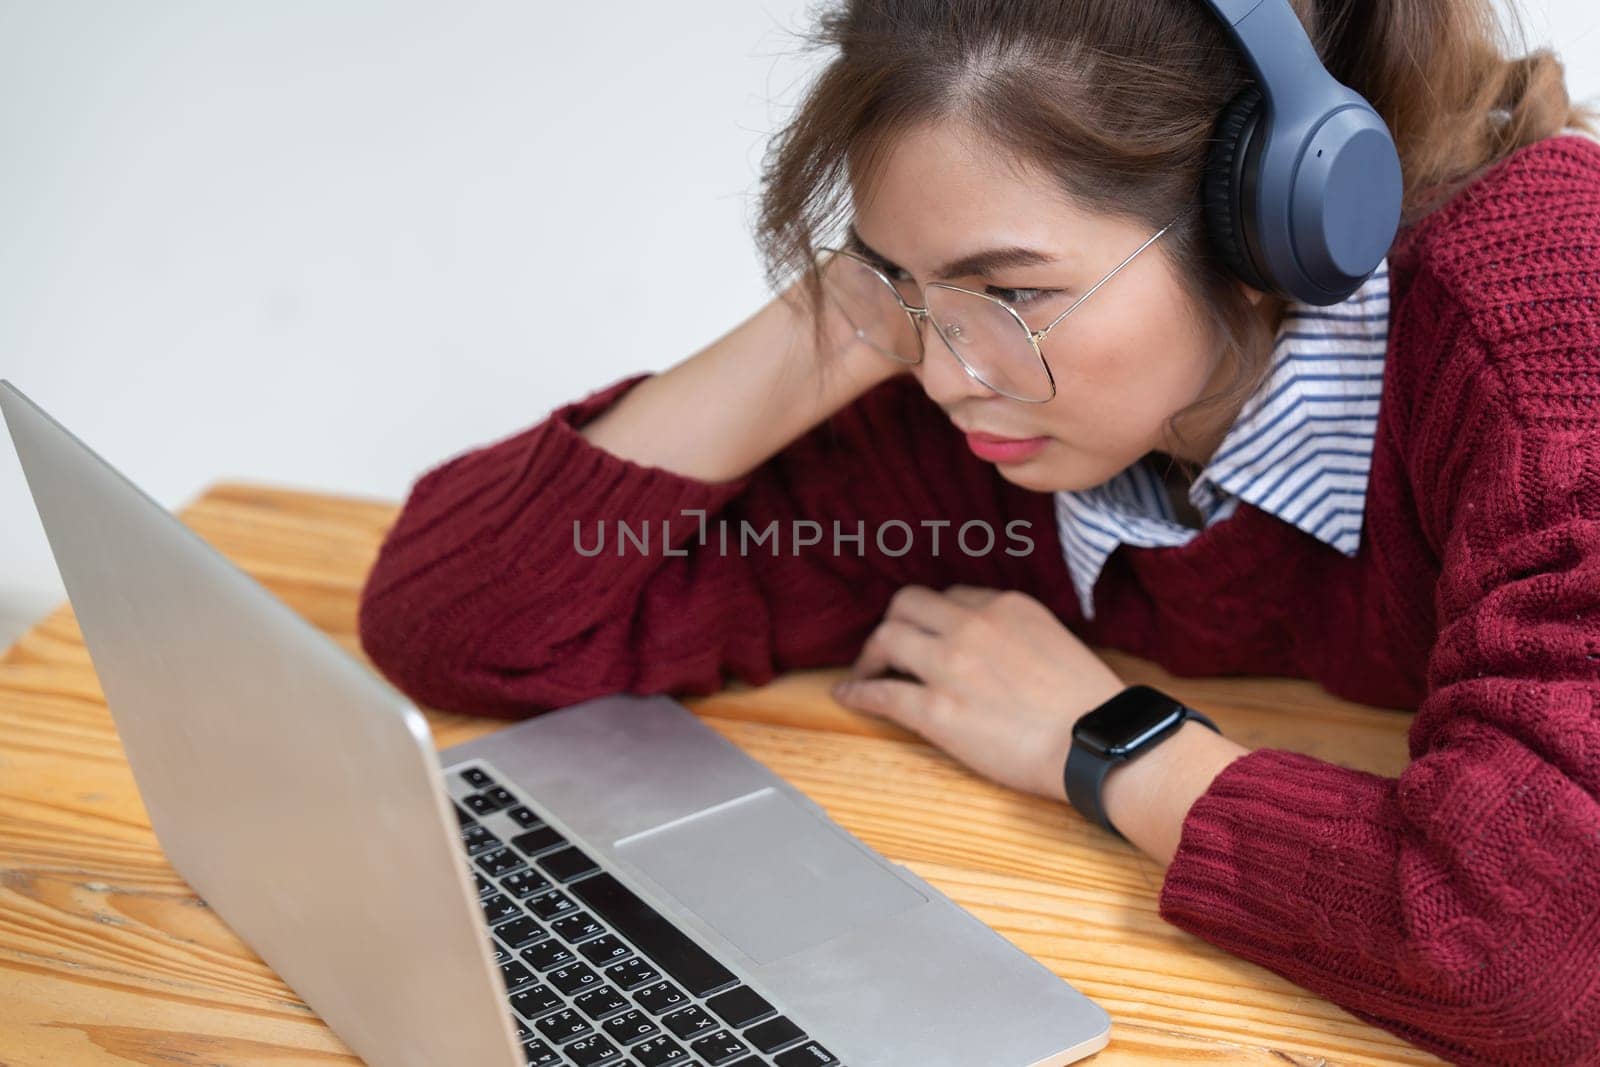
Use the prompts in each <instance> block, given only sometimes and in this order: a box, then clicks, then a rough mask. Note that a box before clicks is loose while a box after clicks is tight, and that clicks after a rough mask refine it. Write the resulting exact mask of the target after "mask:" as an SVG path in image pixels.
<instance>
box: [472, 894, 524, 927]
mask: <svg viewBox="0 0 1600 1067" xmlns="http://www.w3.org/2000/svg"><path fill="white" fill-rule="evenodd" d="M478 903H479V904H480V905H482V907H483V921H484V922H486V923H488V924H489V925H490V926H493V925H494V924H495V923H503V922H505V921H506V920H507V919H515V918H516V917H517V916H518V915H521V914H522V909H521V908H519V907H517V906H516V904H514V903H513V902H512V900H511V898H510V897H508V896H506V895H505V894H504V893H496V894H494V896H491V897H485V898H483V899H482V900H480V901H478Z"/></svg>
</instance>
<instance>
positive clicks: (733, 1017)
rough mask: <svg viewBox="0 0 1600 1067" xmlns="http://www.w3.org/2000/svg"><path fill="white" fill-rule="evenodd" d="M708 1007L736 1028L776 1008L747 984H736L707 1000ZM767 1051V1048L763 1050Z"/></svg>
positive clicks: (762, 1017)
mask: <svg viewBox="0 0 1600 1067" xmlns="http://www.w3.org/2000/svg"><path fill="white" fill-rule="evenodd" d="M706 1007H708V1008H710V1009H711V1010H712V1011H714V1012H716V1013H717V1017H718V1018H720V1019H721V1020H722V1021H723V1022H725V1023H727V1024H728V1025H729V1026H732V1027H734V1028H735V1029H739V1030H743V1029H744V1028H745V1027H747V1026H749V1025H750V1024H751V1023H753V1022H755V1021H756V1020H757V1019H764V1018H766V1017H767V1016H768V1015H771V1014H772V1013H773V1011H775V1010H776V1009H774V1008H773V1006H772V1005H771V1004H768V1003H767V1002H766V1001H765V1000H763V999H762V998H761V996H760V995H759V994H758V993H756V991H755V990H754V989H751V988H750V987H749V986H747V985H742V986H736V987H734V988H733V989H730V990H728V991H727V992H726V993H718V994H717V995H716V996H714V997H712V998H711V999H709V1000H707V1001H706ZM763 1051H765V1050H763Z"/></svg>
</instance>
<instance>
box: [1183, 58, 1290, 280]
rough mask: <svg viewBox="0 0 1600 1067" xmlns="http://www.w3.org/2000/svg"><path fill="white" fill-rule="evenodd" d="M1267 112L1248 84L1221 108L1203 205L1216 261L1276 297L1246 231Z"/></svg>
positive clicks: (1202, 200) (1204, 188)
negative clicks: (1260, 131) (1253, 171)
mask: <svg viewBox="0 0 1600 1067" xmlns="http://www.w3.org/2000/svg"><path fill="white" fill-rule="evenodd" d="M1265 110H1266V108H1265V105H1264V103H1263V102H1262V96H1261V89H1260V87H1258V86H1256V85H1250V86H1247V87H1246V88H1245V89H1244V90H1243V91H1242V92H1240V93H1239V95H1238V96H1235V97H1234V98H1233V99H1232V100H1230V101H1229V102H1228V106H1227V107H1225V108H1223V109H1222V114H1221V116H1219V117H1218V119H1217V125H1216V130H1215V134H1214V136H1213V139H1212V143H1211V153H1210V156H1209V158H1208V159H1207V161H1206V170H1205V175H1204V178H1203V181H1202V189H1201V203H1202V205H1203V208H1204V211H1205V220H1206V232H1207V234H1209V236H1210V238H1211V247H1212V249H1213V251H1215V253H1216V254H1217V257H1218V258H1219V259H1221V260H1222V262H1223V263H1224V264H1225V265H1226V266H1227V267H1228V269H1229V270H1231V271H1232V272H1233V273H1234V274H1235V275H1237V276H1238V277H1239V278H1240V279H1241V280H1243V281H1244V282H1245V283H1246V284H1247V285H1250V286H1253V287H1254V288H1256V289H1260V290H1261V291H1262V292H1267V293H1272V292H1276V291H1277V290H1276V287H1275V286H1273V285H1271V284H1269V283H1268V282H1267V281H1266V279H1265V278H1263V277H1262V275H1261V271H1260V270H1259V269H1257V267H1256V263H1255V259H1254V257H1253V256H1252V254H1251V249H1250V236H1249V234H1248V233H1247V232H1246V229H1245V228H1246V226H1247V225H1248V224H1249V223H1250V221H1251V217H1250V208H1251V207H1252V203H1251V200H1252V198H1253V194H1254V188H1255V180H1254V177H1255V176H1254V175H1253V174H1251V173H1250V172H1249V168H1250V167H1252V166H1254V165H1255V161H1256V158H1257V157H1258V156H1259V154H1260V149H1261V144H1260V141H1259V140H1258V139H1257V137H1256V132H1257V130H1258V129H1259V127H1260V124H1261V120H1262V118H1263V114H1264V112H1265ZM1252 149H1253V150H1252Z"/></svg>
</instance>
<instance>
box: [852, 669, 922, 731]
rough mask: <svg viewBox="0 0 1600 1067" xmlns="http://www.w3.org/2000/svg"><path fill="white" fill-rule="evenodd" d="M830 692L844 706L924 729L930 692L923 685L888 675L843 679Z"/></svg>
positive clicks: (903, 724) (901, 724)
mask: <svg viewBox="0 0 1600 1067" xmlns="http://www.w3.org/2000/svg"><path fill="white" fill-rule="evenodd" d="M833 695H834V699H835V700H837V701H838V702H839V703H841V704H843V705H844V706H845V707H847V708H851V709H853V710H855V711H864V712H867V713H868V714H871V715H878V716H881V717H882V718H885V719H888V720H889V721H890V722H893V723H897V724H898V725H900V726H904V727H905V728H906V729H907V730H911V731H914V732H915V733H918V734H924V735H925V733H926V729H925V728H926V725H927V721H928V707H929V704H930V702H931V697H932V693H931V691H930V690H929V689H928V687H927V686H925V685H918V684H917V683H916V682H901V681H895V680H893V679H887V678H878V679H871V680H852V679H846V680H845V681H843V682H840V683H839V684H838V685H837V686H835V687H834V691H833Z"/></svg>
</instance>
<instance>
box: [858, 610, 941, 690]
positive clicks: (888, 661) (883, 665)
mask: <svg viewBox="0 0 1600 1067" xmlns="http://www.w3.org/2000/svg"><path fill="white" fill-rule="evenodd" d="M939 643H940V642H939V638H938V637H937V636H935V635H934V634H931V633H929V632H928V631H927V630H924V629H922V628H921V627H919V626H916V625H914V624H912V623H909V622H905V621H904V620H901V619H885V620H884V621H883V622H881V623H879V624H878V628H877V629H876V630H874V631H872V633H871V635H870V636H868V638H867V640H866V643H865V644H863V645H862V646H861V655H859V656H857V657H856V661H855V663H854V664H853V665H851V667H850V675H851V677H853V678H869V677H871V676H872V675H875V674H882V673H883V672H884V671H885V670H887V669H888V668H890V667H898V668H899V669H900V670H902V671H905V672H907V673H908V674H914V675H916V676H917V677H918V678H922V679H924V680H928V679H930V677H931V673H932V672H933V671H934V670H935V668H936V665H937V664H938V661H939V653H938V649H939Z"/></svg>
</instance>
